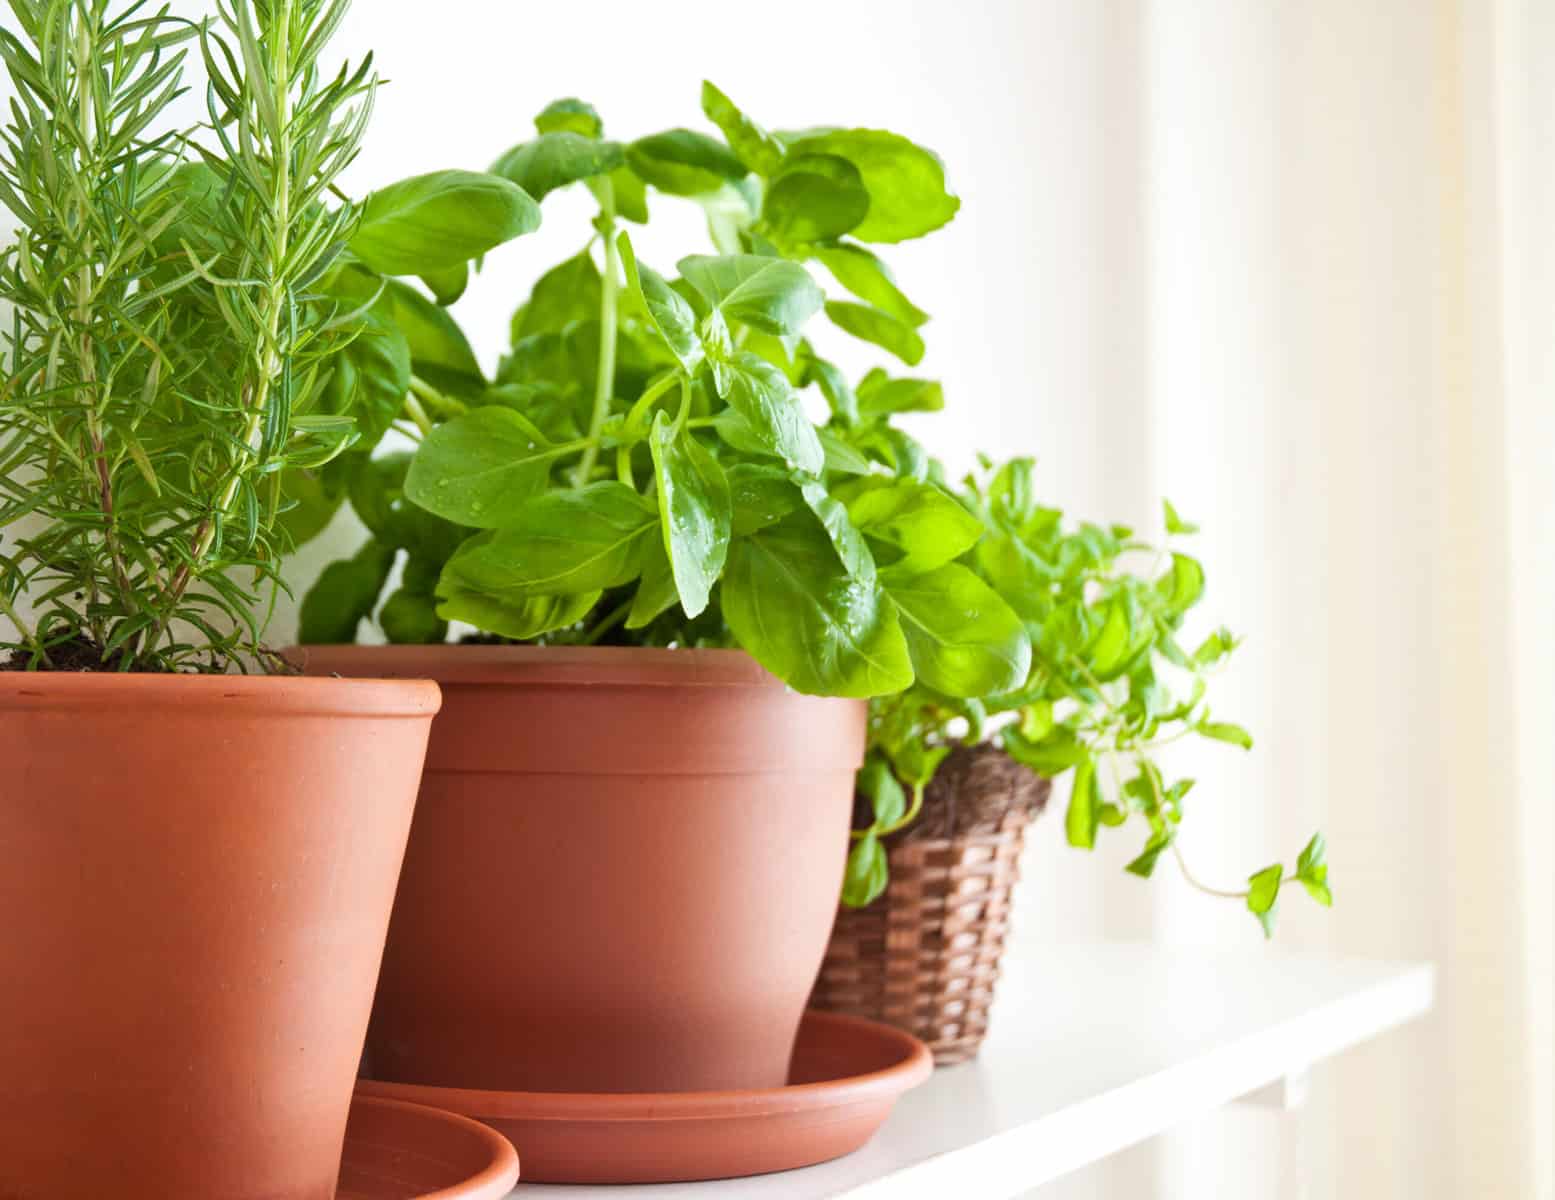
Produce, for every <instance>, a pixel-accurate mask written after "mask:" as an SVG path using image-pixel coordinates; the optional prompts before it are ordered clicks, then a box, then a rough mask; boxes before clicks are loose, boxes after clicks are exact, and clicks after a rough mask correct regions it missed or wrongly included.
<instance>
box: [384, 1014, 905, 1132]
mask: <svg viewBox="0 0 1555 1200" xmlns="http://www.w3.org/2000/svg"><path fill="white" fill-rule="evenodd" d="M804 1019H805V1021H806V1022H819V1023H823V1024H828V1025H833V1026H837V1027H841V1028H844V1029H848V1030H849V1031H850V1032H852V1033H853V1034H854V1035H855V1036H862V1037H867V1038H869V1039H871V1040H873V1041H876V1042H880V1043H884V1044H887V1045H890V1046H892V1047H893V1049H895V1050H896V1051H898V1052H899V1054H900V1056H899V1057H898V1058H897V1059H896V1060H895V1061H894V1062H892V1063H891V1064H890V1065H889V1066H885V1067H881V1068H879V1069H878V1070H875V1071H868V1072H865V1073H863V1074H860V1075H849V1076H845V1077H842V1078H838V1079H823V1080H819V1081H817V1082H815V1083H791V1084H787V1085H785V1086H783V1087H776V1088H760V1089H753V1090H750V1091H725V1092H502V1091H490V1090H483V1089H479V1088H455V1087H437V1086H435V1085H432V1084H419V1083H391V1082H387V1081H383V1080H376V1079H362V1080H359V1081H358V1082H357V1087H358V1088H359V1089H364V1090H365V1091H366V1092H367V1094H369V1095H376V1096H386V1097H393V1098H394V1099H400V1100H408V1101H410V1102H411V1103H413V1104H425V1105H429V1106H432V1107H436V1108H446V1109H449V1110H450V1111H453V1112H459V1113H463V1114H465V1115H467V1116H471V1117H474V1118H475V1119H476V1120H484V1119H491V1120H502V1121H548V1122H576V1121H582V1122H586V1123H589V1124H599V1123H606V1124H619V1123H626V1122H630V1123H639V1122H658V1121H727V1120H733V1119H737V1118H744V1117H759V1116H766V1115H770V1114H775V1113H786V1112H792V1111H794V1110H795V1109H805V1110H809V1111H819V1110H825V1109H832V1108H843V1107H850V1106H852V1105H857V1104H864V1103H869V1102H872V1101H880V1100H886V1099H890V1098H892V1097H895V1096H897V1095H900V1094H901V1093H902V1092H905V1091H908V1090H909V1089H911V1088H914V1087H916V1086H917V1085H918V1084H920V1083H922V1082H923V1081H924V1080H925V1079H927V1078H928V1077H929V1076H930V1075H931V1074H932V1073H933V1071H934V1056H933V1055H932V1054H931V1053H930V1052H929V1048H928V1047H927V1046H926V1045H924V1044H923V1042H921V1041H920V1040H919V1039H917V1038H915V1037H914V1036H913V1035H912V1034H910V1033H907V1032H906V1031H905V1030H901V1029H897V1028H896V1027H895V1026H893V1025H887V1024H885V1023H884V1022H881V1021H871V1020H869V1019H867V1018H865V1017H854V1016H849V1015H847V1014H845V1013H832V1012H821V1011H818V1010H815V1009H811V1010H809V1011H808V1012H806V1013H805V1016H804ZM801 1036H802V1035H801Z"/></svg>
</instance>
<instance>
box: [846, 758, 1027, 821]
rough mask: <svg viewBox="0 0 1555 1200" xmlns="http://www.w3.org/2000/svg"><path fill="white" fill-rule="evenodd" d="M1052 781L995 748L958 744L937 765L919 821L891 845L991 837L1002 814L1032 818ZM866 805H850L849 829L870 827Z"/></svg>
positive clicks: (862, 801) (861, 802)
mask: <svg viewBox="0 0 1555 1200" xmlns="http://www.w3.org/2000/svg"><path fill="white" fill-rule="evenodd" d="M1052 788H1053V784H1052V780H1050V779H1044V778H1043V777H1042V776H1041V775H1038V774H1037V773H1036V772H1034V771H1032V770H1031V769H1030V768H1029V767H1023V766H1021V764H1020V763H1018V762H1016V761H1015V760H1014V759H1013V758H1011V757H1010V756H1009V755H1008V754H1006V753H1005V752H1004V751H1003V750H1001V749H1000V748H999V747H998V746H993V745H989V744H987V743H984V744H982V745H978V746H957V747H956V748H955V749H954V750H952V751H951V752H950V753H949V754H948V755H946V756H945V761H944V762H942V763H941V764H940V767H939V770H938V771H936V772H935V774H934V778H933V780H932V781H930V783H929V786H928V788H927V789H926V790H925V791H924V794H923V810H922V811H921V812H920V813H919V814H918V819H917V820H916V821H914V822H913V823H912V824H911V825H909V826H908V827H907V828H906V829H904V830H902V831H901V832H900V833H897V834H893V835H892V837H891V840H892V841H897V840H899V841H902V842H917V841H926V840H929V839H937V838H952V837H962V836H965V835H967V834H977V833H992V832H993V831H994V830H996V829H998V827H999V824H1000V823H1001V822H1002V821H1003V820H1004V817H1005V814H1006V813H1009V812H1011V811H1014V810H1023V811H1025V812H1026V813H1027V814H1028V815H1029V816H1031V817H1036V816H1037V815H1038V814H1039V813H1041V812H1042V810H1043V809H1044V808H1045V807H1046V806H1047V800H1048V794H1049V793H1050V792H1051V791H1052ZM870 820H871V815H870V806H869V802H868V801H867V800H865V799H863V798H862V797H858V798H855V801H854V825H855V827H856V828H863V827H865V826H867V825H868V824H869V823H870Z"/></svg>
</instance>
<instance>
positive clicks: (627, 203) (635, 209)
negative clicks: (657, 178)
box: [606, 167, 648, 225]
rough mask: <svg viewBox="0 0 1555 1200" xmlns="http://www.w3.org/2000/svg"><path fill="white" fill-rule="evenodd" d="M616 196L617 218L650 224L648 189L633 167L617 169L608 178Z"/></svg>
mask: <svg viewBox="0 0 1555 1200" xmlns="http://www.w3.org/2000/svg"><path fill="white" fill-rule="evenodd" d="M606 178H607V179H609V180H610V190H611V191H612V192H613V193H614V194H615V202H616V216H618V217H620V218H621V219H622V220H623V221H635V222H636V223H637V224H638V225H646V224H647V223H648V188H647V185H646V184H644V183H643V181H642V180H641V179H639V178H638V177H637V173H636V172H635V171H633V170H632V168H631V167H617V168H616V169H615V170H614V171H611V172H610V174H609V175H607V176H606Z"/></svg>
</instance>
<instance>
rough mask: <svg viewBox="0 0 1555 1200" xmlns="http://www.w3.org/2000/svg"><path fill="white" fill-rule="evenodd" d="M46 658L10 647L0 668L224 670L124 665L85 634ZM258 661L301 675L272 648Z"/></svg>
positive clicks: (266, 668)
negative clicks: (34, 662) (35, 660)
mask: <svg viewBox="0 0 1555 1200" xmlns="http://www.w3.org/2000/svg"><path fill="white" fill-rule="evenodd" d="M48 652H49V660H48V662H46V663H41V662H40V663H39V664H38V665H37V666H36V667H34V666H33V665H32V657H33V656H32V652H31V651H30V650H22V649H17V650H13V651H11V653H10V654H8V655H6V656H5V658H3V659H0V671H33V672H43V673H53V674H56V675H84V674H92V673H97V672H100V673H102V674H105V675H106V674H121V673H122V674H127V675H166V674H180V675H201V674H226V671H225V670H224V669H223V668H222V667H221V666H220V665H219V664H214V663H213V664H212V666H211V668H210V670H208V671H200V670H197V669H193V668H191V669H189V670H186V671H179V672H168V671H161V670H158V669H157V668H156V667H154V666H148V665H146V664H144V663H131V664H130V665H129V666H128V667H127V668H126V667H125V666H124V660H123V654H122V652H119V653H114V654H111V655H109V656H108V657H107V658H104V657H103V648H102V646H101V645H100V644H99V643H98V642H96V641H94V640H93V639H91V638H88V637H73V638H67V639H66V640H65V641H62V642H56V643H54V644H53V645H51V646H49V647H48ZM259 665H260V666H261V667H262V668H263V670H262V672H260V673H262V674H266V675H301V674H302V668H301V667H299V666H297V665H296V664H295V663H291V662H288V661H287V660H286V659H284V658H282V657H281V656H280V655H279V654H276V653H275V652H274V651H271V650H267V649H263V648H261V650H260V652H259Z"/></svg>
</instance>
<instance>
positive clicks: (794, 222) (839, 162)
mask: <svg viewBox="0 0 1555 1200" xmlns="http://www.w3.org/2000/svg"><path fill="white" fill-rule="evenodd" d="M868 212H869V193H868V192H866V191H865V190H864V178H863V176H861V175H860V174H859V172H858V168H857V167H855V166H854V165H853V164H852V163H850V162H849V161H848V160H847V159H845V158H838V157H837V156H836V155H833V154H810V155H804V156H801V157H798V158H789V159H787V160H786V161H785V162H784V164H783V168H782V171H781V173H780V174H778V175H777V176H775V177H774V178H773V180H772V182H771V183H770V184H769V185H768V187H767V194H766V197H765V199H764V200H763V202H762V207H761V219H762V221H763V223H764V224H765V226H766V228H767V230H768V232H769V233H770V234H771V236H772V239H773V240H774V241H776V242H778V243H780V244H783V245H790V246H792V245H800V246H804V245H809V244H810V243H812V242H820V241H828V240H830V239H832V238H835V237H840V236H841V235H842V234H844V233H847V232H848V230H850V229H852V228H854V227H855V226H856V225H857V224H858V223H859V222H860V221H862V220H863V219H864V217H865V216H866V215H867V214H868Z"/></svg>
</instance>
